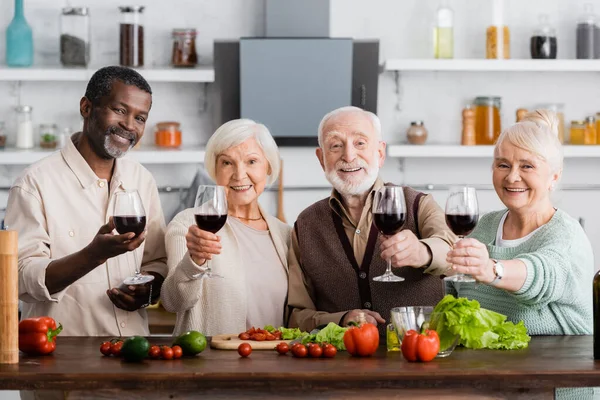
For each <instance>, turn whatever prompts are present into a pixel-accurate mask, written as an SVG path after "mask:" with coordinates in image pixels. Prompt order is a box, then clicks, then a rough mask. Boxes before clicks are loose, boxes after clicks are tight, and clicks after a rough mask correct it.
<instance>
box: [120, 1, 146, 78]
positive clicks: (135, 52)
mask: <svg viewBox="0 0 600 400" xmlns="http://www.w3.org/2000/svg"><path fill="white" fill-rule="evenodd" d="M119 10H120V11H121V22H120V25H119V63H120V64H121V65H123V66H126V67H143V66H144V25H143V23H142V13H143V12H144V7H143V6H125V7H119Z"/></svg>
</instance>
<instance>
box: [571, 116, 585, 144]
mask: <svg viewBox="0 0 600 400" xmlns="http://www.w3.org/2000/svg"><path fill="white" fill-rule="evenodd" d="M585 125H586V123H585V121H580V120H575V121H571V130H570V132H569V136H570V137H569V141H570V142H571V144H575V145H581V144H584V139H585Z"/></svg>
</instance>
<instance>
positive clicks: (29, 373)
mask: <svg viewBox="0 0 600 400" xmlns="http://www.w3.org/2000/svg"><path fill="white" fill-rule="evenodd" d="M102 341H103V339H102V338H87V337H86V338H84V337H81V338H76V337H59V343H58V348H57V350H56V352H55V353H54V354H53V355H52V356H46V357H26V356H23V357H22V358H21V360H20V362H19V364H14V365H0V390H19V389H27V390H32V389H53V390H63V391H68V392H70V393H69V395H70V397H69V399H76V398H89V396H91V397H94V398H117V397H119V396H122V395H126V396H127V398H128V399H129V398H131V399H133V398H144V399H163V398H170V397H169V396H170V395H174V396H175V398H177V399H181V398H195V397H198V396H199V395H206V396H209V397H208V398H217V399H219V398H251V399H263V398H264V397H278V398H281V397H288V398H302V397H308V396H310V398H329V399H331V398H333V399H338V398H340V399H341V398H344V399H348V398H365V397H368V398H370V399H372V398H392V397H394V398H400V397H403V396H407V397H415V396H420V397H425V398H436V399H438V398H468V397H473V398H475V397H477V398H486V396H487V398H517V397H522V398H552V396H553V393H554V392H553V390H554V388H555V387H576V386H579V387H585V386H600V363H599V362H595V361H594V360H593V357H592V337H591V336H556V337H535V338H533V339H532V341H531V343H530V347H529V348H528V349H526V350H519V351H489V350H467V349H457V350H456V351H455V352H454V353H453V354H452V355H451V356H450V357H448V358H445V359H436V360H434V361H432V362H429V363H409V362H406V361H405V360H404V359H403V358H402V355H401V354H400V353H399V352H393V353H388V352H386V351H385V349H384V348H380V350H379V352H378V353H377V354H376V355H375V356H373V357H369V358H353V357H350V356H349V355H348V354H347V353H346V352H339V353H338V355H337V356H336V357H335V358H333V359H296V358H293V357H292V356H291V355H289V354H288V355H286V356H278V355H277V354H276V353H275V352H271V351H255V352H253V353H252V355H251V356H250V357H249V358H247V359H243V358H240V357H239V356H238V354H237V352H235V351H224V350H211V349H209V348H207V349H206V350H205V351H204V352H203V353H201V354H200V355H198V356H197V357H193V358H184V359H180V360H169V361H167V360H146V361H144V362H143V363H125V362H122V361H120V360H119V359H115V358H113V357H103V356H102V355H101V354H100V352H99V346H100V343H101V342H102ZM169 341H170V339H168V338H152V339H151V342H152V343H153V344H168V342H169ZM122 391H125V392H127V393H126V394H125V393H123V392H122ZM118 392H121V393H118ZM428 396H431V397H428ZM171 398H173V397H171Z"/></svg>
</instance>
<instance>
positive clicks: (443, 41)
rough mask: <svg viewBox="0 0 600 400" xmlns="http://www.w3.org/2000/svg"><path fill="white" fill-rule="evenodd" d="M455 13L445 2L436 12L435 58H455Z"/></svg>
mask: <svg viewBox="0 0 600 400" xmlns="http://www.w3.org/2000/svg"><path fill="white" fill-rule="evenodd" d="M453 20H454V13H453V12H452V9H450V7H448V6H447V5H445V4H443V5H442V6H441V7H440V8H438V10H437V12H436V24H435V29H434V33H433V52H434V57H435V58H454V21H453Z"/></svg>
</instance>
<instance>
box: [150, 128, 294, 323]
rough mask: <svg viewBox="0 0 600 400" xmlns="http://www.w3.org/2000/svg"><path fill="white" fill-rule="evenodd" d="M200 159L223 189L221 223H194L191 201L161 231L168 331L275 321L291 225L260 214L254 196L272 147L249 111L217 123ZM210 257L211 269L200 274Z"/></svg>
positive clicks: (281, 303)
mask: <svg viewBox="0 0 600 400" xmlns="http://www.w3.org/2000/svg"><path fill="white" fill-rule="evenodd" d="M204 166H205V168H206V170H207V172H208V173H209V175H210V176H211V177H212V178H213V180H214V181H215V182H216V184H217V185H220V186H224V187H225V190H226V193H227V204H228V216H227V222H226V224H225V226H224V227H223V228H222V229H221V230H220V231H219V232H218V233H217V234H213V233H210V232H207V231H203V230H201V229H200V228H198V227H197V226H196V223H195V220H194V211H193V209H187V210H184V211H182V212H180V213H179V214H177V216H175V218H174V219H173V221H171V223H170V224H169V226H168V228H167V234H166V247H167V256H168V267H169V274H168V276H167V279H166V280H165V282H164V283H163V287H162V292H161V300H162V304H163V305H164V307H165V309H166V310H167V311H170V312H176V313H177V321H176V325H175V331H174V332H173V333H174V334H175V335H178V334H180V333H182V332H185V331H187V330H190V329H193V330H198V331H201V332H203V333H204V334H206V335H217V334H224V333H239V332H243V331H245V330H246V329H247V328H249V327H250V326H257V327H258V326H261V327H262V326H264V325H274V326H282V325H283V318H284V308H285V302H286V296H287V287H288V286H287V279H288V267H287V251H288V246H289V243H290V233H291V228H290V227H289V226H288V225H286V224H284V223H282V222H281V221H279V220H277V219H276V218H274V217H272V216H270V215H268V214H266V212H265V211H264V210H263V209H262V208H261V207H260V206H259V204H258V197H259V196H260V195H261V193H262V192H263V191H264V190H265V187H266V186H267V185H269V184H271V183H273V182H274V181H275V180H276V179H277V176H278V175H279V168H280V161H279V151H278V149H277V145H276V144H275V141H274V140H273V137H272V136H271V134H270V133H269V131H268V129H267V128H266V127H265V126H264V125H261V124H258V123H256V122H254V121H252V120H249V119H238V120H233V121H229V122H227V123H225V124H224V125H222V126H221V127H220V128H219V129H217V131H216V132H215V133H214V134H213V135H212V137H211V138H210V140H209V141H208V144H207V146H206V155H205V157H204ZM207 260H210V267H211V270H212V271H213V272H215V273H216V274H218V275H221V276H222V277H223V278H217V277H212V278H208V277H206V276H204V273H205V272H206V262H207Z"/></svg>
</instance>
